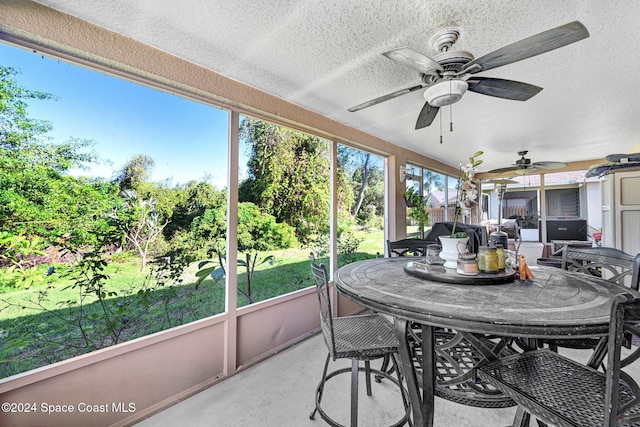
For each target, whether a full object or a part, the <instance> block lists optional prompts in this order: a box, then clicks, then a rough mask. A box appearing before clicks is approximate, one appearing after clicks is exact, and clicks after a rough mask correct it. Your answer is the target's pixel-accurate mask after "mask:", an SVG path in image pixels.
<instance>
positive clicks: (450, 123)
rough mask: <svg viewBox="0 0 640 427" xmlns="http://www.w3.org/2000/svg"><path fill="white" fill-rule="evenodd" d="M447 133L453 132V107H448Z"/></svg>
mask: <svg viewBox="0 0 640 427" xmlns="http://www.w3.org/2000/svg"><path fill="white" fill-rule="evenodd" d="M449 132H453V107H452V106H451V105H449Z"/></svg>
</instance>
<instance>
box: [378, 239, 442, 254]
mask: <svg viewBox="0 0 640 427" xmlns="http://www.w3.org/2000/svg"><path fill="white" fill-rule="evenodd" d="M430 244H433V242H432V241H429V240H425V239H402V240H396V241H395V242H391V241H389V240H387V252H388V253H389V256H390V257H393V256H399V257H406V256H426V254H427V246H428V245H430Z"/></svg>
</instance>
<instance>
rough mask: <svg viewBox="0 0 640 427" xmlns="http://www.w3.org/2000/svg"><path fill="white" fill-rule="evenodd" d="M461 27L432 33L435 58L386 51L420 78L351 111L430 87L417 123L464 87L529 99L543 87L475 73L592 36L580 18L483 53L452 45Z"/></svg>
mask: <svg viewBox="0 0 640 427" xmlns="http://www.w3.org/2000/svg"><path fill="white" fill-rule="evenodd" d="M459 36H460V33H459V32H458V31H457V30H445V31H443V32H440V33H438V34H436V35H435V36H434V37H433V38H432V44H433V47H434V49H436V50H437V51H438V52H440V53H439V54H438V55H436V56H434V57H433V59H432V58H429V57H428V56H426V55H423V54H421V53H419V52H416V51H415V50H413V49H410V48H408V47H401V48H398V49H394V50H391V51H389V52H385V53H383V55H384V56H386V57H387V58H389V59H391V60H393V61H395V62H397V63H399V64H401V65H404V66H406V67H409V68H412V69H414V70H416V71H418V72H420V80H421V81H420V83H419V84H417V85H415V86H412V87H409V88H406V89H401V90H398V91H396V92H392V93H389V94H387V95H384V96H381V97H378V98H375V99H372V100H370V101H367V102H363V103H362V104H358V105H356V106H354V107H351V108H349V109H348V111H351V112H354V111H359V110H362V109H364V108H367V107H371V106H373V105H376V104H379V103H381V102H384V101H388V100H390V99H393V98H396V97H398V96H401V95H405V94H407V93H411V92H414V91H417V90H420V89H424V88H426V90H425V91H424V94H423V95H424V98H425V99H426V100H427V102H426V103H425V104H424V106H423V107H422V110H421V111H420V114H419V115H418V120H417V122H416V129H421V128H424V127H427V126H429V125H430V124H431V123H432V122H433V119H434V118H435V117H436V115H437V114H438V110H439V109H440V107H443V106H446V105H451V104H453V103H455V102H458V101H459V100H460V99H461V98H462V96H463V95H464V93H465V92H466V91H467V90H469V91H471V92H476V93H480V94H482V95H489V96H494V97H497V98H504V99H512V100H517V101H526V100H527V99H529V98H531V97H532V96H534V95H536V94H537V93H538V92H540V91H541V90H542V88H541V87H538V86H534V85H531V84H528V83H522V82H517V81H513V80H505V79H497V78H491V77H478V76H474V74H477V73H480V72H482V71H486V70H490V69H492V68H497V67H501V66H503V65H507V64H511V63H513V62H517V61H521V60H523V59H527V58H531V57H533V56H536V55H540V54H542V53H545V52H549V51H551V50H554V49H558V48H560V47H563V46H566V45H568V44H571V43H575V42H577V41H579V40H582V39H584V38H587V37H589V31H587V29H586V27H585V26H584V25H582V23H580V22H579V21H574V22H570V23H568V24H565V25H561V26H559V27H556V28H553V29H551V30H547V31H544V32H542V33H539V34H536V35H533V36H530V37H527V38H526V39H523V40H520V41H518V42H515V43H512V44H509V45H507V46H504V47H502V48H500V49H497V50H495V51H493V52H491V53H488V54H486V55H484V56H481V57H480V58H474V56H473V55H472V54H471V53H469V52H466V51H452V50H451V47H452V46H453V44H454V43H455V42H456V41H457V40H458V37H459Z"/></svg>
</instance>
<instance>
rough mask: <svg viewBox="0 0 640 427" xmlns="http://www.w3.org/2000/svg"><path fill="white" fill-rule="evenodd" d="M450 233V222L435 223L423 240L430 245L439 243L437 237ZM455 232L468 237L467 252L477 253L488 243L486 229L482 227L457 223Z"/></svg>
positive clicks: (451, 229) (451, 227) (451, 224)
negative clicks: (465, 234)
mask: <svg viewBox="0 0 640 427" xmlns="http://www.w3.org/2000/svg"><path fill="white" fill-rule="evenodd" d="M451 231H453V222H452V221H443V222H436V223H434V224H433V225H432V226H431V231H429V234H427V235H426V236H425V238H424V239H425V240H427V241H429V242H430V243H439V242H438V237H440V236H448V235H450V234H451ZM456 231H464V232H465V233H467V235H469V242H468V243H467V247H468V248H469V252H478V248H479V247H480V246H484V245H486V244H487V242H488V241H489V237H488V235H487V227H485V226H483V225H472V224H462V223H457V224H456Z"/></svg>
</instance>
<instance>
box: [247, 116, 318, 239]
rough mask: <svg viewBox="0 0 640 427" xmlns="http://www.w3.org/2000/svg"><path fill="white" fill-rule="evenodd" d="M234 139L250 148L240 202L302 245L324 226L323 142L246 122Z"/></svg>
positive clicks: (269, 125)
mask: <svg viewBox="0 0 640 427" xmlns="http://www.w3.org/2000/svg"><path fill="white" fill-rule="evenodd" d="M240 137H241V138H242V140H243V141H244V142H245V143H247V144H248V145H249V147H250V155H249V161H248V163H247V166H248V173H249V178H248V179H247V180H245V181H244V182H243V183H242V186H241V191H240V197H241V201H245V202H253V203H255V204H256V205H258V206H259V207H260V209H261V210H262V211H264V212H266V213H269V214H271V215H273V216H274V217H275V218H276V221H277V222H279V223H280V222H284V223H287V224H289V225H291V226H292V227H294V228H295V229H296V233H297V235H298V238H299V239H300V240H301V241H302V242H304V243H306V242H307V241H308V240H309V238H310V236H312V235H313V234H316V233H320V234H322V233H326V231H327V230H328V225H329V212H330V209H329V156H328V144H327V142H326V141H324V140H322V139H320V138H318V137H315V136H312V135H308V134H305V133H302V132H298V131H294V130H291V129H288V128H285V127H282V126H277V125H275V124H273V123H268V122H264V121H261V120H257V119H252V118H246V119H244V120H243V121H242V124H241V127H240Z"/></svg>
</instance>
